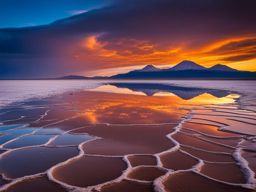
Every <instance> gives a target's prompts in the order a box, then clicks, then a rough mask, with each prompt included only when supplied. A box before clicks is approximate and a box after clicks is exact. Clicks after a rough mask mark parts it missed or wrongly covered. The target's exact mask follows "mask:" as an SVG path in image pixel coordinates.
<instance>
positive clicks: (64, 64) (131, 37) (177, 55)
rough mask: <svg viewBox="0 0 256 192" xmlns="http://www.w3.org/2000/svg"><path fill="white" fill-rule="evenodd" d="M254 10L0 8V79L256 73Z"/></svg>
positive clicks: (176, 5) (116, 1) (188, 1)
mask: <svg viewBox="0 0 256 192" xmlns="http://www.w3.org/2000/svg"><path fill="white" fill-rule="evenodd" d="M103 2H104V3H103ZM255 7H256V1H255V0H195V1H193V0H104V1H100V0H87V1H86V0H83V1H82V0H73V1H68V0H63V1H61V0H44V1H43V0H38V1H32V0H2V1H0V78H39V77H57V76H62V75H69V74H79V75H90V76H92V75H111V74H115V73H121V72H126V71H128V70H131V69H134V68H140V67H142V66H144V65H146V64H154V65H156V66H158V67H167V66H172V65H173V64H176V63H178V62H180V61H182V60H192V61H194V62H197V63H199V64H201V65H203V66H206V67H210V66H212V65H214V64H217V63H222V64H225V65H228V66H230V67H233V68H236V69H240V70H249V71H256V25H255V21H256V11H255Z"/></svg>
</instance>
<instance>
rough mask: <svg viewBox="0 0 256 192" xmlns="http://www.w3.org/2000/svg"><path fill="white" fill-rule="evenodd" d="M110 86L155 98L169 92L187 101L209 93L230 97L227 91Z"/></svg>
mask: <svg viewBox="0 0 256 192" xmlns="http://www.w3.org/2000/svg"><path fill="white" fill-rule="evenodd" d="M109 85H113V86H116V87H118V88H128V89H130V90H132V91H137V92H143V93H144V94H146V95H147V96H153V95H154V94H156V93H160V92H169V93H173V94H175V95H177V96H178V97H180V98H182V99H185V100H189V99H192V98H194V97H196V96H199V95H201V94H203V93H209V94H211V95H213V96H215V97H225V96H227V95H229V92H228V91H225V90H217V89H204V88H191V87H179V86H172V85H166V84H157V83H109Z"/></svg>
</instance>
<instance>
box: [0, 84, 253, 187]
mask: <svg viewBox="0 0 256 192" xmlns="http://www.w3.org/2000/svg"><path fill="white" fill-rule="evenodd" d="M127 89H129V90H130V91H127ZM65 90H69V89H65ZM112 90H115V91H114V93H113V92H111V91H112ZM172 91H173V92H172ZM59 93H62V94H59V95H56V96H49V97H47V98H43V97H40V98H39V99H38V100H37V99H35V98H34V99H32V100H27V101H23V102H14V103H13V104H11V105H8V106H7V107H3V108H1V109H0V123H2V125H0V147H1V154H0V174H1V178H0V186H1V187H0V191H35V189H37V186H40V187H39V188H40V189H43V188H45V189H47V191H66V190H67V191H72V190H75V191H111V192H112V191H140V192H144V191H155V190H156V191H172V192H173V191H174V192H175V191H182V192H183V191H191V189H193V190H194V191H206V190H207V191H209V187H210V190H212V191H232V192H233V191H253V190H254V189H255V188H256V180H255V167H256V165H255V162H256V149H255V142H256V138H255V132H254V131H255V130H254V129H255V124H256V114H255V111H254V110H253V104H255V102H254V101H255V100H254V101H253V97H252V96H250V97H248V95H247V96H245V97H246V98H247V100H245V99H244V98H243V97H242V98H239V95H237V93H235V94H234V93H231V92H230V91H223V90H222V91H218V90H212V89H205V88H200V89H193V88H189V89H187V88H182V87H179V88H174V87H171V86H169V85H168V83H167V85H165V86H160V88H159V87H158V88H157V86H156V85H155V84H154V85H151V84H148V85H146V86H145V84H144V83H143V84H139V85H138V83H137V84H136V85H133V84H132V83H130V82H129V84H125V83H122V84H120V83H115V84H113V83H110V84H108V83H107V84H105V85H104V86H103V88H102V87H97V86H96V88H95V86H94V89H93V90H84V91H82V90H79V91H77V92H72V94H70V93H69V92H67V93H65V92H59ZM145 95H148V96H145ZM248 98H249V99H248ZM247 101H248V102H249V103H250V105H251V106H252V107H250V105H249V104H247V103H246V102H247ZM5 150H6V151H5ZM17 162H19V163H17ZM223 171H224V172H225V173H223ZM184 181H186V182H185V183H184ZM40 189H39V190H40Z"/></svg>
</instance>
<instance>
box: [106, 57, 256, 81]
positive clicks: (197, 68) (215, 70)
mask: <svg viewBox="0 0 256 192" xmlns="http://www.w3.org/2000/svg"><path fill="white" fill-rule="evenodd" d="M110 78H111V79H256V72H249V71H238V70H236V69H233V68H230V67H228V66H226V65H221V64H217V65H214V66H212V67H210V68H206V67H203V66H201V65H199V64H197V63H195V62H193V61H188V60H185V61H182V62H180V63H178V64H177V65H175V66H174V67H171V68H168V69H159V68H156V67H154V66H153V65H147V66H145V67H144V68H142V69H140V70H134V71H130V72H128V73H124V74H118V75H114V76H112V77H110Z"/></svg>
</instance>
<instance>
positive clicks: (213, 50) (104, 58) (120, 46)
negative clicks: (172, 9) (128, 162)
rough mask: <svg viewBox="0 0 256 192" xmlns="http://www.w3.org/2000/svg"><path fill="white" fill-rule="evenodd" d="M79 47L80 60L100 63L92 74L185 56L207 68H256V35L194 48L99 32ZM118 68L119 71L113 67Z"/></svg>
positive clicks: (164, 63)
mask: <svg viewBox="0 0 256 192" xmlns="http://www.w3.org/2000/svg"><path fill="white" fill-rule="evenodd" d="M79 47H80V48H79V49H78V50H75V55H76V56H77V57H76V60H77V61H79V62H82V61H91V63H93V64H94V63H97V64H99V66H100V67H99V69H101V70H100V71H101V72H100V73H98V72H99V71H98V72H97V68H96V70H95V71H92V72H91V73H90V72H89V73H88V71H87V74H91V75H104V74H105V75H111V74H115V73H120V72H122V68H123V69H124V70H123V72H126V71H127V69H132V68H136V66H138V65H139V66H142V65H145V64H149V63H150V64H154V65H158V66H160V67H161V66H166V65H168V64H169V65H170V64H174V63H177V62H180V61H181V60H184V59H189V60H193V61H195V62H198V63H199V64H201V65H204V66H206V67H210V66H212V65H214V64H216V63H222V64H226V65H228V66H230V67H233V68H236V69H240V70H249V71H256V65H254V62H255V61H256V37H248V36H244V37H234V38H226V39H223V40H218V41H214V42H209V43H208V44H207V45H205V46H202V47H198V48H193V47H191V45H189V44H186V43H179V44H172V45H171V46H169V47H168V46H163V45H161V44H160V43H158V44H157V43H153V42H150V41H145V40H137V39H118V40H116V41H101V40H100V36H99V35H92V36H88V37H86V38H85V39H84V40H83V41H82V43H81V44H80V46H79ZM116 68H117V69H118V70H114V69H116ZM102 69H103V70H106V72H105V73H104V72H103V70H102ZM111 71H112V72H111Z"/></svg>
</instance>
